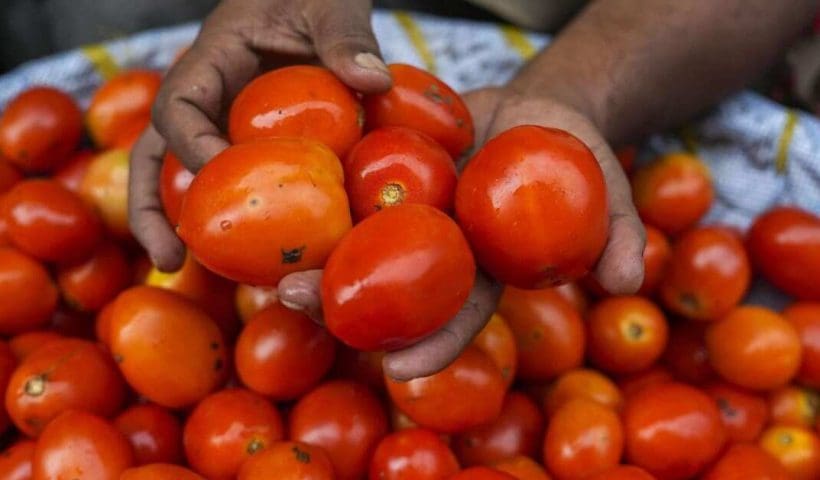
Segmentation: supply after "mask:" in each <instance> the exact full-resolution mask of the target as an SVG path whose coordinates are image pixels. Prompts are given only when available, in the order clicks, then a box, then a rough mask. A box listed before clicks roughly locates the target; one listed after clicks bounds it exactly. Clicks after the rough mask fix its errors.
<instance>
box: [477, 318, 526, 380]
mask: <svg viewBox="0 0 820 480" xmlns="http://www.w3.org/2000/svg"><path fill="white" fill-rule="evenodd" d="M473 345H475V346H476V347H478V348H479V349H480V350H482V351H483V352H484V353H486V354H487V355H489V356H490V358H492V359H493V361H494V362H495V365H496V366H497V367H498V369H499V370H501V376H502V377H504V381H505V383H506V384H507V386H508V387H509V386H510V385H511V384H512V382H513V380H515V372H516V368H517V365H518V349H517V348H516V346H515V335H514V334H513V331H512V329H511V328H510V326H509V325H508V324H507V321H506V320H504V317H502V316H501V315H499V314H497V313H494V314H493V316H492V317H490V321H489V322H487V324H486V325H484V328H483V329H481V331H480V332H479V333H478V335H477V336H476V337H475V339H474V340H473Z"/></svg>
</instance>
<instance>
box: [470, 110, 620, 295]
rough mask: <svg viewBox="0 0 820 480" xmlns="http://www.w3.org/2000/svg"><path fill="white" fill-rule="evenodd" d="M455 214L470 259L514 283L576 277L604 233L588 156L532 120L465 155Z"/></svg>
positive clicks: (600, 190) (601, 200)
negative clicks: (467, 158)
mask: <svg viewBox="0 0 820 480" xmlns="http://www.w3.org/2000/svg"><path fill="white" fill-rule="evenodd" d="M456 215H457V217H458V221H459V224H461V227H462V228H463V229H464V233H465V234H466V236H467V239H468V240H469V241H470V244H471V245H472V247H473V250H474V251H475V254H476V257H477V258H478V263H479V264H480V265H481V266H482V267H483V268H484V269H486V270H487V271H488V272H489V273H490V274H491V275H492V276H493V277H495V278H496V279H498V280H499V281H501V282H503V283H507V284H511V285H514V286H516V287H519V288H534V287H549V286H554V285H558V284H560V283H564V282H568V281H571V280H575V279H578V278H581V277H583V276H584V275H586V273H587V272H588V271H589V270H590V268H591V267H592V266H593V265H594V264H595V262H596V261H597V260H598V257H599V256H600V255H601V252H602V251H603V248H604V245H605V244H606V240H607V236H608V231H609V216H608V213H607V197H606V185H605V184H604V176H603V173H602V172H601V167H600V166H599V165H598V162H597V161H596V160H595V156H594V155H593V154H592V152H591V151H590V150H589V148H587V146H586V145H584V144H583V143H582V142H581V141H580V140H578V139H577V138H575V137H573V136H572V135H570V134H569V133H567V132H564V131H562V130H555V129H550V128H543V127H538V126H533V125H524V126H520V127H515V128H512V129H510V130H507V131H506V132H504V133H502V134H500V135H498V136H497V137H495V138H493V139H492V140H490V141H489V142H487V143H486V144H484V146H483V147H482V148H481V150H479V152H478V153H477V154H476V155H475V156H474V157H473V158H472V159H471V160H470V163H468V164H467V168H465V169H464V172H463V173H462V175H461V178H460V179H459V182H458V186H457V188H456Z"/></svg>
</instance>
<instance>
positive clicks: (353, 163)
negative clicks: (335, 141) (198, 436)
mask: <svg viewBox="0 0 820 480" xmlns="http://www.w3.org/2000/svg"><path fill="white" fill-rule="evenodd" d="M344 164H345V189H346V190H347V194H348V195H349V196H350V209H351V210H352V211H353V217H354V218H355V219H356V220H361V219H363V218H365V217H367V216H368V215H372V214H374V213H376V212H378V211H379V210H381V209H383V208H387V207H392V206H395V205H399V204H402V203H424V204H427V205H431V206H433V207H436V208H438V209H439V210H443V211H445V212H449V211H451V210H452V208H453V196H454V195H455V189H456V166H455V163H453V159H452V157H450V155H449V154H448V153H447V151H446V150H444V149H443V148H442V147H441V145H439V144H438V143H436V142H435V140H433V139H432V138H430V137H428V136H427V135H425V134H423V133H421V132H418V131H416V130H411V129H409V128H403V127H384V128H380V129H378V130H374V131H372V132H370V133H368V134H367V135H366V136H365V137H364V138H363V139H362V140H361V141H360V142H359V143H357V144H356V145H355V146H354V147H353V150H351V151H350V154H349V155H348V156H347V159H345V162H344Z"/></svg>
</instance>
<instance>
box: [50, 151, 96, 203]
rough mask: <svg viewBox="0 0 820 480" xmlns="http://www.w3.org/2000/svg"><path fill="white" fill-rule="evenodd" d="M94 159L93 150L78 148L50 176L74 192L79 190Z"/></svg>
mask: <svg viewBox="0 0 820 480" xmlns="http://www.w3.org/2000/svg"><path fill="white" fill-rule="evenodd" d="M93 159H94V151H93V150H80V151H78V152H76V153H74V154H73V155H71V156H70V157H69V158H68V160H66V161H65V163H63V164H62V165H61V166H60V168H58V169H57V170H55V172H54V175H52V178H53V179H54V180H57V181H58V182H60V184H61V185H62V186H64V187H65V188H67V189H68V190H71V191H72V192H74V193H79V192H80V185H82V183H83V178H85V174H86V172H87V171H88V166H89V165H91V160H93Z"/></svg>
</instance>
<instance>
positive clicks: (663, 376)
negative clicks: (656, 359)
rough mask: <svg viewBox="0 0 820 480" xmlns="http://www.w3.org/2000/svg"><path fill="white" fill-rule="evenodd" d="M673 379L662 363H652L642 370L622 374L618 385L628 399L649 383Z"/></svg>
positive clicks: (654, 383) (665, 381)
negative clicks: (652, 364)
mask: <svg viewBox="0 0 820 480" xmlns="http://www.w3.org/2000/svg"><path fill="white" fill-rule="evenodd" d="M672 380H674V377H673V376H672V374H671V373H670V372H669V370H668V369H667V368H666V367H664V366H662V365H654V366H652V367H650V368H648V369H646V370H644V371H643V372H638V373H632V374H629V375H624V376H622V377H620V378H619V379H618V387H619V388H620V389H621V393H622V394H623V396H624V398H625V399H628V398H630V397H632V396H633V395H635V394H636V393H638V392H640V391H641V390H643V389H644V388H646V387H648V386H650V385H657V384H659V383H667V382H671V381H672Z"/></svg>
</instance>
